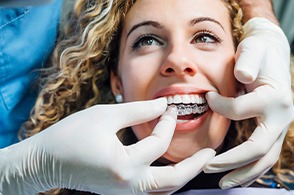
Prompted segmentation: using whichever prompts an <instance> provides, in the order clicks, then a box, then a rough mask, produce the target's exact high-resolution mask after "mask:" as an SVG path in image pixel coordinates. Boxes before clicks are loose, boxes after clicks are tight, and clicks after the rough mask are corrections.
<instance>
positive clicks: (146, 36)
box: [132, 34, 162, 49]
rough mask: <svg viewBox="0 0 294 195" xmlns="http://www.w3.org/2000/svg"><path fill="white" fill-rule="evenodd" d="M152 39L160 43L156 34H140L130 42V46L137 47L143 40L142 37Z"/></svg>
mask: <svg viewBox="0 0 294 195" xmlns="http://www.w3.org/2000/svg"><path fill="white" fill-rule="evenodd" d="M148 38H149V39H153V40H155V41H157V42H158V43H159V44H162V42H161V41H159V38H158V37H157V36H156V35H152V34H143V35H141V36H139V37H138V38H137V39H136V41H135V42H134V43H133V44H132V48H133V49H137V48H139V47H140V46H139V44H140V43H141V42H142V41H143V40H144V39H148Z"/></svg>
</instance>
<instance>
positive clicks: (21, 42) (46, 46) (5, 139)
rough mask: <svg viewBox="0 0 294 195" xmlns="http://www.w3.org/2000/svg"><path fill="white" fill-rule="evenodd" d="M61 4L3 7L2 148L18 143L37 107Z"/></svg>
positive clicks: (58, 1)
mask: <svg viewBox="0 0 294 195" xmlns="http://www.w3.org/2000/svg"><path fill="white" fill-rule="evenodd" d="M61 4H62V0H54V1H52V2H51V3H50V4H46V5H42V6H36V7H30V6H29V7H21V8H14V9H12V8H11V9H10V8H4V7H0V148H3V147H6V146H8V145H11V144H13V143H16V142H17V141H18V138H17V134H18V131H19V129H20V126H21V124H22V123H23V122H24V121H25V120H27V118H28V116H29V113H30V110H31V108H32V106H33V105H34V103H35V99H36V94H37V91H36V87H34V85H33V83H34V81H35V79H36V77H37V75H38V74H37V69H39V68H41V67H42V65H43V64H44V62H45V61H46V59H47V58H48V56H49V55H50V54H51V52H52V49H53V47H54V44H55V40H56V36H57V30H58V23H59V18H60V11H61Z"/></svg>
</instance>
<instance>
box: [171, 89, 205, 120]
mask: <svg viewBox="0 0 294 195" xmlns="http://www.w3.org/2000/svg"><path fill="white" fill-rule="evenodd" d="M166 98H167V104H168V105H171V104H175V105H176V106H177V109H178V113H177V114H178V116H184V115H189V114H201V113H204V112H206V111H207V110H208V105H207V104H206V100H205V98H204V97H203V96H200V95H187V94H185V95H175V96H168V97H166Z"/></svg>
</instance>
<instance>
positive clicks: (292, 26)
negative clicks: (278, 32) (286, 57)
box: [273, 0, 294, 54]
mask: <svg viewBox="0 0 294 195" xmlns="http://www.w3.org/2000/svg"><path fill="white" fill-rule="evenodd" d="M273 4H274V10H275V13H276V15H277V18H278V19H279V21H280V24H281V27H282V29H283V30H284V32H285V34H286V36H287V38H288V41H289V43H290V45H291V51H292V54H294V0H273Z"/></svg>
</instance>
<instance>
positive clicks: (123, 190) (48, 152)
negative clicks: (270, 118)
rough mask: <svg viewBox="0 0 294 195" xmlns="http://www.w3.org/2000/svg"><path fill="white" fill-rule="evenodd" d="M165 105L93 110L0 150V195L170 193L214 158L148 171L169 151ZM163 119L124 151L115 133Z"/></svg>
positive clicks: (171, 121)
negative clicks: (60, 190) (64, 190)
mask: <svg viewBox="0 0 294 195" xmlns="http://www.w3.org/2000/svg"><path fill="white" fill-rule="evenodd" d="M166 105H167V103H166V100H165V99H158V100H154V101H148V102H133V103H126V104H119V105H97V106H94V107H91V108H89V109H86V110H84V111H81V112H78V113H75V114H73V115H71V116H69V117H67V118H65V119H64V120H62V121H60V122H58V123H56V124H55V125H53V126H51V127H49V128H48V129H46V130H44V131H42V132H40V133H39V134H37V135H35V136H33V137H31V138H28V139H26V140H24V141H22V142H20V143H18V144H16V145H13V146H11V147H8V148H6V149H3V150H2V151H1V150H0V158H1V161H0V172H1V174H0V181H1V183H0V194H1V192H2V193H3V194H33V193H36V192H40V191H44V190H48V189H51V188H70V189H77V190H82V191H90V192H96V193H102V194H132V193H134V194H138V193H157V192H160V193H166V194H168V193H171V192H173V191H175V190H177V189H178V188H180V187H181V186H183V185H184V184H185V183H187V182H188V181H189V180H191V179H192V178H193V177H195V176H196V175H197V174H198V173H199V172H200V171H201V170H202V168H203V166H204V164H205V163H206V162H207V161H208V160H209V159H210V158H212V157H213V156H214V154H215V153H214V151H213V150H211V149H204V150H202V151H200V152H198V153H196V154H195V155H193V156H192V157H190V158H187V159H186V160H183V161H182V162H180V163H178V164H175V165H169V166H163V167H152V166H150V164H151V163H152V162H153V161H155V160H156V159H157V158H159V157H160V156H162V155H163V154H164V153H165V151H166V150H167V148H168V146H169V143H170V141H171V138H172V136H173V132H174V129H175V124H176V111H175V110H173V109H168V110H167V111H166V112H165V110H166ZM160 115H162V116H161V117H160V119H159V122H158V124H157V125H156V127H155V128H154V130H153V132H152V134H151V135H150V136H149V137H147V138H145V139H143V140H141V141H139V142H138V143H136V144H133V145H129V146H124V145H123V144H122V143H121V142H120V141H119V139H118V138H117V136H116V133H117V131H118V130H120V129H122V128H124V127H128V126H132V125H136V124H139V123H143V122H146V121H149V120H152V119H155V118H157V117H159V116H160Z"/></svg>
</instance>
